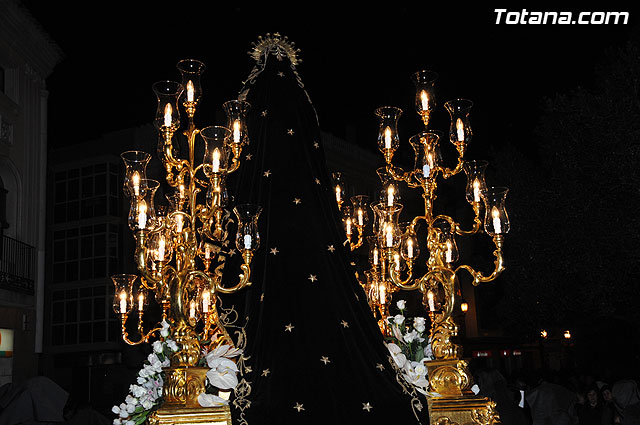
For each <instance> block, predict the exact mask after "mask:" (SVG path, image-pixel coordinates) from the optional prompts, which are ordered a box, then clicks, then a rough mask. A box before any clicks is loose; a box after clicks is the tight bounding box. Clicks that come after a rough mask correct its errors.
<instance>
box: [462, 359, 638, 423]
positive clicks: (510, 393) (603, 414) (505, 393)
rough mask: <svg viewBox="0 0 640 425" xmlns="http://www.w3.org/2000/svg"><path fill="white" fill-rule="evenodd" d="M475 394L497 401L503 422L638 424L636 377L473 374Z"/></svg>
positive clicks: (488, 371) (557, 373) (482, 370)
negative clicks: (478, 391)
mask: <svg viewBox="0 0 640 425" xmlns="http://www.w3.org/2000/svg"><path fill="white" fill-rule="evenodd" d="M474 377H475V381H476V383H477V385H478V386H479V389H480V393H479V395H483V396H487V397H490V398H491V399H492V400H494V401H495V402H496V405H497V408H498V412H499V414H500V419H501V423H503V424H505V425H520V424H522V425H616V424H621V425H640V390H639V389H638V383H637V380H636V379H631V378H612V377H610V376H608V377H606V378H605V377H602V376H597V375H595V374H589V373H580V372H574V371H571V372H567V371H554V372H542V371H539V372H536V373H514V374H511V375H509V376H508V377H505V376H504V375H503V374H501V373H500V372H499V371H497V370H495V369H488V368H479V369H477V370H476V371H475V372H474Z"/></svg>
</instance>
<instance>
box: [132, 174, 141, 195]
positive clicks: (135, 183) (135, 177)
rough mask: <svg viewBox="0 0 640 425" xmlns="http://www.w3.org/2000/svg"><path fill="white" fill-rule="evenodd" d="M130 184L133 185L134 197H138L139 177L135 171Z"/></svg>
mask: <svg viewBox="0 0 640 425" xmlns="http://www.w3.org/2000/svg"><path fill="white" fill-rule="evenodd" d="M131 182H132V183H133V194H134V195H135V196H140V175H139V174H138V172H137V171H134V172H133V175H132V176H131Z"/></svg>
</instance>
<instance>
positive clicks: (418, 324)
mask: <svg viewBox="0 0 640 425" xmlns="http://www.w3.org/2000/svg"><path fill="white" fill-rule="evenodd" d="M413 327H414V328H415V329H416V330H417V331H418V332H420V333H422V332H424V330H425V329H426V323H425V318H424V317H415V318H414V319H413Z"/></svg>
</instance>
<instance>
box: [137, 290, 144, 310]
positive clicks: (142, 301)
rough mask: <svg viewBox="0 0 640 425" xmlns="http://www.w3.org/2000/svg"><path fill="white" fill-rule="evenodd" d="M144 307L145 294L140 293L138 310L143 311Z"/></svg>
mask: <svg viewBox="0 0 640 425" xmlns="http://www.w3.org/2000/svg"><path fill="white" fill-rule="evenodd" d="M143 308H144V295H143V294H140V295H138V311H142V309H143Z"/></svg>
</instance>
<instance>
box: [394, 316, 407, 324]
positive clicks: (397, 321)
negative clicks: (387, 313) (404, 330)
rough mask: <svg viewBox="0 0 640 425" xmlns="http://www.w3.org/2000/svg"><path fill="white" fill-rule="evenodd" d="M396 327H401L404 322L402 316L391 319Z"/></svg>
mask: <svg viewBox="0 0 640 425" xmlns="http://www.w3.org/2000/svg"><path fill="white" fill-rule="evenodd" d="M393 321H394V322H395V324H396V325H401V324H402V322H404V316H403V315H402V314H396V315H395V316H394V318H393Z"/></svg>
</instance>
